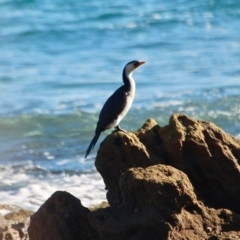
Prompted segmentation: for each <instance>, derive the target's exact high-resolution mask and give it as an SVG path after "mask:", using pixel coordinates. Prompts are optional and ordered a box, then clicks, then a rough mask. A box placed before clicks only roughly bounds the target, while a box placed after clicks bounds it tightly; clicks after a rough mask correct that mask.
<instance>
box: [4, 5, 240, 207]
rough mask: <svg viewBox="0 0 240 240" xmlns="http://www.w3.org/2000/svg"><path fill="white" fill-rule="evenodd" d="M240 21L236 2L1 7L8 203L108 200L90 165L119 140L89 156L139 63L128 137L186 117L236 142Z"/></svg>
mask: <svg viewBox="0 0 240 240" xmlns="http://www.w3.org/2000/svg"><path fill="white" fill-rule="evenodd" d="M239 22H240V1H238V0H228V1H226V0H177V1H166V0H163V1H157V0H150V1H142V0H132V1H127V0H119V1H110V0H104V1H99V0H89V1H84V2H83V1H77V0H70V1H63V0H52V1H50V0H42V1H39V0H0V100H1V101H0V203H7V204H16V205H20V206H22V207H25V208H27V209H32V210H37V209H38V208H39V206H40V205H41V204H42V203H43V202H44V201H45V200H46V199H47V198H48V197H49V196H50V195H51V194H52V193H53V192H54V191H57V190H63V191H68V192H70V193H72V194H73V195H75V196H76V197H78V198H80V199H81V201H82V203H83V205H85V206H87V207H88V206H91V205H93V204H97V203H100V202H101V201H104V200H105V199H106V198H105V195H106V192H105V188H104V183H103V181H102V179H101V177H100V175H99V173H98V172H97V171H96V169H95V167H94V160H95V156H96V152H97V150H98V148H99V143H100V142H101V141H102V140H103V139H104V138H105V137H106V135H107V134H109V133H110V132H111V131H106V132H104V133H103V134H102V135H101V137H100V139H99V141H98V143H97V145H96V146H95V148H94V150H93V151H92V152H91V154H90V156H89V157H88V158H87V159H84V155H85V151H86V149H87V147H88V145H89V143H90V141H91V139H92V137H93V135H94V130H95V126H96V122H97V119H98V114H99V112H100V110H101V107H102V106H103V104H104V102H105V101H106V99H107V98H108V96H110V95H111V94H112V93H113V92H114V91H115V90H116V89H117V88H118V87H119V86H121V85H122V79H121V74H122V69H123V67H124V65H125V64H126V63H127V62H129V61H131V60H135V59H138V60H145V61H146V62H147V63H146V64H145V65H143V66H142V67H141V68H139V69H137V70H136V71H135V72H134V74H133V77H134V79H135V81H136V85H137V90H136V91H137V92H136V97H135V100H134V103H133V105H132V108H131V109H130V111H129V113H128V115H127V116H126V117H125V118H124V119H123V121H122V122H121V124H120V125H121V127H122V128H124V129H126V130H128V131H134V130H137V129H138V128H140V127H141V126H142V124H143V123H144V122H145V121H146V120H147V119H148V118H149V117H152V118H154V119H155V120H156V121H157V122H158V124H159V125H160V126H164V125H166V124H167V123H168V119H169V117H170V115H171V114H172V113H176V112H182V113H185V114H187V115H189V116H192V117H194V118H196V119H201V120H207V121H212V122H214V123H215V124H217V125H218V126H219V127H221V128H223V129H224V130H225V131H226V132H229V133H230V134H232V135H234V136H236V137H240V31H239Z"/></svg>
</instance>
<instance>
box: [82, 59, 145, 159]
mask: <svg viewBox="0 0 240 240" xmlns="http://www.w3.org/2000/svg"><path fill="white" fill-rule="evenodd" d="M144 63H145V61H136V60H135V61H131V62H129V63H127V64H126V66H125V67H124V69H123V73H122V78H123V83H124V85H123V86H121V87H120V88H118V89H117V90H116V91H115V92H114V93H113V94H112V95H111V96H110V97H109V98H108V100H107V101H106V103H105V104H104V106H103V108H102V110H101V112H100V115H99V120H98V123H97V127H96V130H95V136H94V137H93V139H92V141H91V143H90V145H89V147H88V149H87V152H86V155H85V158H86V157H87V156H88V154H89V153H90V151H91V150H92V149H93V148H94V146H95V144H96V142H97V140H98V138H99V136H100V134H101V132H103V131H105V130H106V129H110V128H115V129H116V130H117V131H119V130H122V129H121V128H120V126H119V123H120V121H121V120H122V119H123V118H124V117H125V115H126V114H127V112H128V110H129V109H130V107H131V105H132V102H133V99H134V96H135V89H136V86H135V81H134V79H133V78H132V73H133V71H134V70H135V69H136V68H138V67H139V66H141V65H142V64H144ZM122 131H123V130H122Z"/></svg>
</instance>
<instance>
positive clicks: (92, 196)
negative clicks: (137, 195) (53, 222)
mask: <svg viewBox="0 0 240 240" xmlns="http://www.w3.org/2000/svg"><path fill="white" fill-rule="evenodd" d="M0 186H1V188H2V187H4V190H2V191H0V204H10V205H19V206H21V207H23V208H25V209H30V210H33V211H36V210H37V209H38V208H39V207H40V206H41V205H42V204H43V203H44V202H45V201H46V200H47V199H48V198H49V197H50V196H51V195H52V194H53V193H54V192H55V191H67V192H69V193H71V194H72V195H74V196H75V197H77V198H79V199H80V200H81V202H82V204H83V205H84V206H86V207H90V206H92V205H95V204H99V203H101V202H102V201H106V191H105V186H104V183H103V181H102V178H101V176H100V175H99V173H97V172H94V173H87V174H81V175H69V174H64V173H62V174H60V175H52V174H48V175H47V176H42V175H40V176H39V177H36V176H29V175H27V174H25V173H14V172H13V171H12V170H9V169H8V170H6V171H2V172H1V184H0Z"/></svg>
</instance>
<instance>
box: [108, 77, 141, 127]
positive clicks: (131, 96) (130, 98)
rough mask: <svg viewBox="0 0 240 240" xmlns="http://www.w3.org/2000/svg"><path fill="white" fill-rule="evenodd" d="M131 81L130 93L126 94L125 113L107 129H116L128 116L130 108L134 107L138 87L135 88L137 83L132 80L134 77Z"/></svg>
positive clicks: (130, 78)
mask: <svg viewBox="0 0 240 240" xmlns="http://www.w3.org/2000/svg"><path fill="white" fill-rule="evenodd" d="M129 80H130V91H129V92H126V93H125V94H126V106H125V107H124V109H123V111H122V112H121V113H120V114H119V115H118V116H117V118H116V119H114V121H113V122H112V123H110V124H109V125H108V126H107V127H106V129H110V128H114V127H116V126H117V125H118V124H119V123H120V122H121V120H122V119H123V118H124V117H125V116H126V114H127V113H128V111H129V109H130V107H131V106H132V102H133V99H134V97H135V90H136V86H135V81H134V79H133V78H132V76H129Z"/></svg>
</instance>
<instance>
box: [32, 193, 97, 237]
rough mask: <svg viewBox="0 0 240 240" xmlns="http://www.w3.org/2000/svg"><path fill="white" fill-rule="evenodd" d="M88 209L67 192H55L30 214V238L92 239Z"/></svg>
mask: <svg viewBox="0 0 240 240" xmlns="http://www.w3.org/2000/svg"><path fill="white" fill-rule="evenodd" d="M88 213H89V210H88V209H87V208H85V207H83V206H82V205H81V202H80V200H79V199H77V198H75V197H74V196H72V195H71V194H69V193H67V192H60V191H59V192H55V193H54V194H53V195H52V196H51V197H50V198H49V199H48V200H47V201H46V202H45V203H44V204H43V205H42V206H41V207H40V209H39V210H38V211H37V212H36V213H34V214H33V215H32V216H31V221H30V226H29V229H28V233H29V238H30V240H48V239H49V240H73V239H78V240H81V239H82V240H88V239H89V240H94V239H98V237H97V234H96V232H95V231H94V229H93V228H92V226H91V225H90V224H89V221H88Z"/></svg>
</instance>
